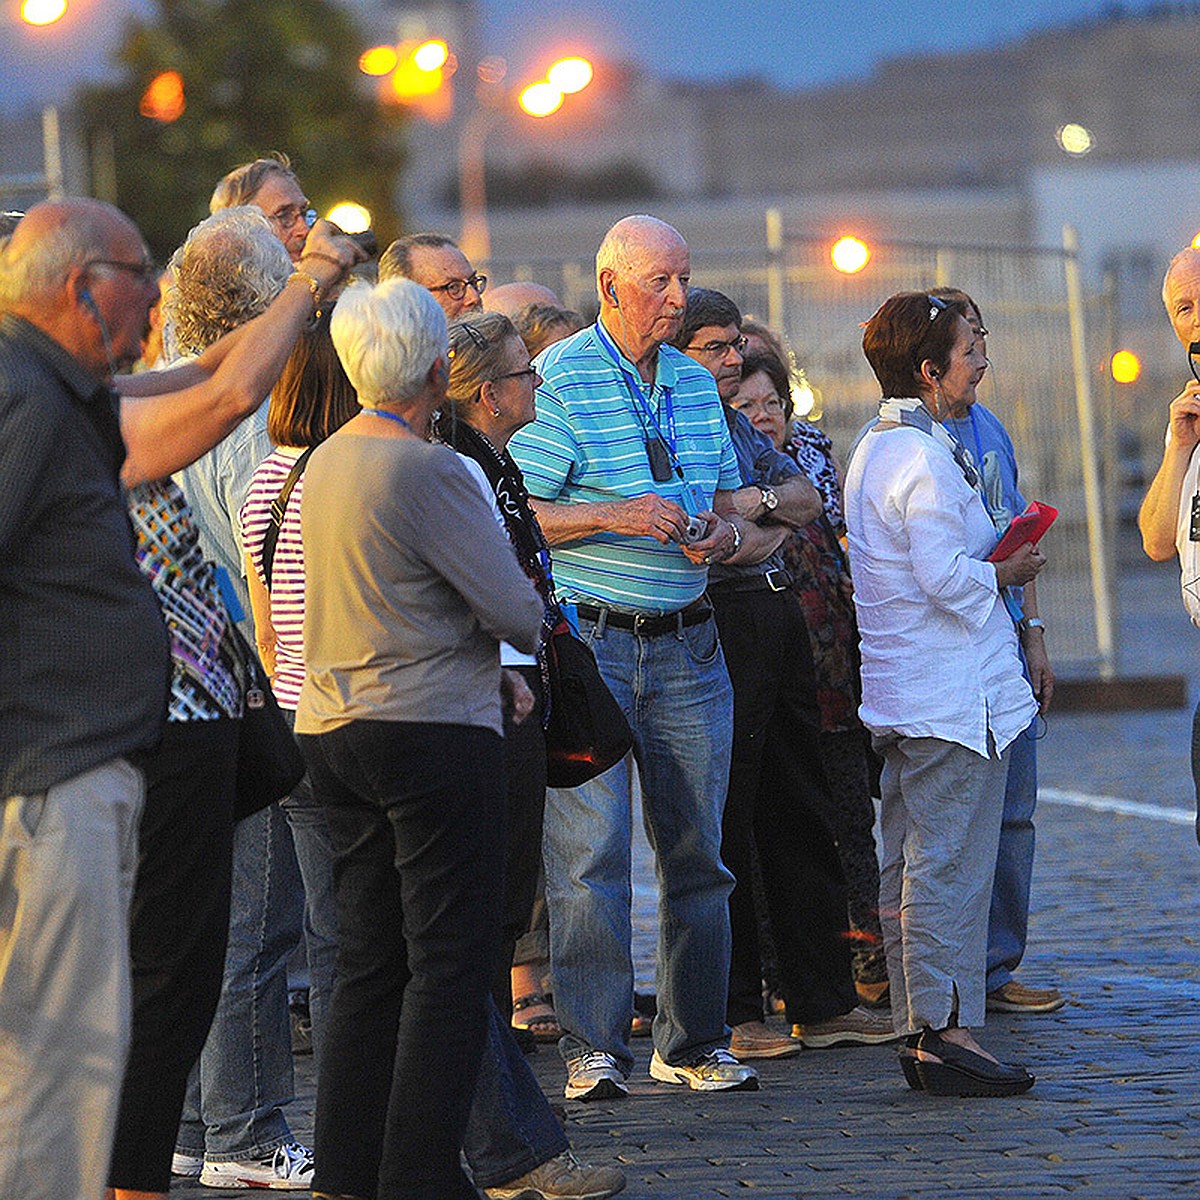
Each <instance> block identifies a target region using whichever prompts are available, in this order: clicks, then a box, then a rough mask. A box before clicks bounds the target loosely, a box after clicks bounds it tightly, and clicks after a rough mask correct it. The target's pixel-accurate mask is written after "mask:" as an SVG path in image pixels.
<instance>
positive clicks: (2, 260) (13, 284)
mask: <svg viewBox="0 0 1200 1200" xmlns="http://www.w3.org/2000/svg"><path fill="white" fill-rule="evenodd" d="M50 205H51V206H52V207H53V208H54V209H56V210H57V212H56V220H55V223H54V229H53V233H52V235H51V236H44V237H39V238H37V239H36V240H34V241H32V242H26V243H21V240H20V239H19V238H18V239H17V243H18V248H17V249H16V251H15V252H14V249H13V234H14V233H15V232H16V228H17V226H16V224H14V225H13V227H12V229H11V230H9V231H8V233H7V235H6V236H5V238H4V239H3V240H2V241H0V309H6V308H11V307H16V306H18V305H20V306H25V305H31V304H32V305H40V304H44V303H46V302H47V301H48V300H49V299H50V298H51V297H52V296H54V295H55V294H57V293H59V292H61V291H62V289H63V288H64V286H65V285H66V282H67V276H68V275H69V274H70V273H71V272H72V271H73V270H75V269H76V268H78V267H83V266H86V265H87V263H88V262H89V261H91V260H93V259H95V258H96V257H97V256H103V255H104V254H105V253H106V251H105V247H106V246H108V245H109V242H110V240H111V239H112V236H113V230H114V222H113V218H114V217H116V218H119V220H120V222H121V223H122V224H126V225H128V224H129V219H128V217H126V216H125V215H124V214H123V213H122V212H121V211H120V210H119V209H117V208H114V207H113V206H112V205H111V204H106V203H105V202H104V201H102V200H86V199H68V200H60V201H51V202H50Z"/></svg>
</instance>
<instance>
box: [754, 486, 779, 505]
mask: <svg viewBox="0 0 1200 1200" xmlns="http://www.w3.org/2000/svg"><path fill="white" fill-rule="evenodd" d="M758 490H759V493H760V494H761V496H762V506H763V509H764V511H766V512H774V511H775V509H776V508H777V507H778V505H779V497H778V496H777V495H776V494H775V489H774V488H769V487H763V486H762V485H761V484H760V485H759V489H758Z"/></svg>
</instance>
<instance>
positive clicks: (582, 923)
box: [545, 614, 733, 1074]
mask: <svg viewBox="0 0 1200 1200" xmlns="http://www.w3.org/2000/svg"><path fill="white" fill-rule="evenodd" d="M579 625H580V634H581V636H582V637H583V639H584V640H585V641H586V642H587V643H588V644H589V645H590V646H591V648H592V650H593V652H594V653H595V655H596V661H597V663H598V664H599V667H600V672H601V674H602V675H603V676H604V680H605V682H606V683H607V684H608V686H609V687H610V688H611V689H612V692H613V695H614V696H615V697H616V698H617V701H618V702H619V703H620V705H621V707H622V708H623V709H624V711H625V715H626V716H627V717H628V718H629V723H630V725H631V726H632V727H633V733H634V743H633V754H634V757H635V758H636V759H637V765H638V771H639V774H640V777H641V784H642V794H643V819H644V821H645V826H646V836H647V838H648V839H649V842H650V847H651V849H652V850H653V851H654V854H655V862H656V869H657V874H658V883H659V894H660V899H659V928H658V954H657V967H656V976H655V983H656V988H657V991H658V1015H657V1016H656V1017H655V1019H654V1044H655V1048H656V1049H657V1050H658V1052H659V1054H660V1055H661V1056H662V1057H663V1059H665V1060H666V1061H667V1062H670V1063H688V1062H690V1061H692V1060H694V1059H695V1058H698V1057H700V1056H702V1055H703V1054H705V1053H707V1052H709V1051H710V1050H712V1049H713V1048H715V1047H717V1046H724V1045H727V1044H728V1043H727V1038H728V1031H727V1030H726V1027H725V993H726V988H727V986H728V982H729V893H730V891H732V889H733V876H732V875H731V874H730V872H729V871H728V870H726V868H725V867H724V866H723V865H722V863H721V813H722V809H723V808H724V804H725V789H726V787H727V785H728V782H729V757H730V745H731V740H732V725H733V689H732V688H731V687H730V684H729V675H728V673H727V672H726V670H725V660H724V657H723V656H722V654H721V646H720V642H719V641H718V639H717V627H716V623H715V622H714V621H712V620H708V621H705V622H704V623H703V624H699V625H693V626H690V627H687V628H681V629H679V630H678V631H676V632H672V633H665V634H661V635H659V636H657V637H642V636H639V635H636V634H634V633H633V632H632V631H628V630H624V629H615V628H613V627H611V626H609V625H607V623H606V621H605V615H604V614H601V617H600V619H599V620H598V621H588V620H583V619H581V620H580V622H579ZM553 702H554V701H553V697H551V703H553ZM630 769H631V768H630V762H629V759H628V758H626V759H625V760H624V761H623V762H620V763H618V764H617V765H616V766H615V767H613V768H611V769H610V770H608V771H606V772H605V773H604V774H603V775H601V776H600V777H599V778H597V779H593V780H591V781H590V782H588V783H586V784H584V785H583V786H582V787H578V788H550V789H549V790H548V791H547V793H546V828H545V862H546V901H547V904H548V906H549V910H550V962H551V969H552V971H553V974H554V1007H555V1012H556V1013H557V1014H558V1019H559V1021H560V1022H561V1024H562V1026H563V1028H564V1030H566V1034H565V1036H564V1037H563V1039H562V1041H561V1043H560V1045H559V1049H560V1052H561V1053H562V1055H563V1058H564V1059H566V1060H567V1061H570V1060H571V1059H572V1058H576V1057H578V1056H579V1055H580V1054H582V1053H584V1052H585V1051H587V1050H589V1049H594V1050H602V1051H604V1052H605V1053H607V1054H611V1055H612V1056H613V1057H614V1058H615V1059H616V1061H617V1065H618V1066H619V1067H620V1069H621V1070H622V1071H623V1072H625V1073H626V1074H628V1073H629V1072H630V1071H631V1070H632V1069H633V1056H632V1055H631V1054H630V1052H629V1019H630V1014H631V1012H632V1008H633V961H632V954H631V945H630V939H631V924H630V903H631V895H632V889H631V883H630V842H631V837H632V824H631V822H632V794H631V787H630V782H631V781H630Z"/></svg>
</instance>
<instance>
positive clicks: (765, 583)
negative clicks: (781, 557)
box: [708, 567, 792, 596]
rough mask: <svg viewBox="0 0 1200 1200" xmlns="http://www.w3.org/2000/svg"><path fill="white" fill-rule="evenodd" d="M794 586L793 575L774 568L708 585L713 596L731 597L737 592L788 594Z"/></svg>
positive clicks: (779, 568) (714, 581) (716, 581)
mask: <svg viewBox="0 0 1200 1200" xmlns="http://www.w3.org/2000/svg"><path fill="white" fill-rule="evenodd" d="M791 586H792V573H791V572H790V571H787V570H785V569H784V568H783V567H774V568H772V569H771V570H770V571H763V572H760V573H759V574H757V575H737V576H733V577H731V578H729V579H716V580H713V582H712V583H710V584H709V585H708V590H709V592H710V593H712V594H713V595H717V596H721V595H725V596H729V595H733V594H735V593H737V592H786V591H787V590H788V588H790V587H791Z"/></svg>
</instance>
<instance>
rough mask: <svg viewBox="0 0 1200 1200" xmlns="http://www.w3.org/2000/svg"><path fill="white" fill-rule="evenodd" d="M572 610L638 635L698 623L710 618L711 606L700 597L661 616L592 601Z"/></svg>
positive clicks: (658, 634) (676, 630)
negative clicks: (623, 610)
mask: <svg viewBox="0 0 1200 1200" xmlns="http://www.w3.org/2000/svg"><path fill="white" fill-rule="evenodd" d="M575 611H576V612H578V613H579V615H580V616H581V617H584V618H585V619H586V620H588V621H595V622H596V623H597V624H601V623H603V624H604V625H605V626H607V627H608V628H611V629H627V630H629V632H631V633H635V634H637V635H638V637H661V636H662V635H663V634H664V633H677V632H678V631H679V630H680V629H683V628H684V627H685V626H689V625H701V624H703V623H704V622H705V621H707V620H709V619H710V618H711V617H712V605H711V604H709V602H708V601H707V600H706V599H705V598H704V597H703V596H701V597H700V599H699V600H694V601H693V602H692V603H691V604H689V605H688V606H687V608H681V609H680V610H679V611H678V612H673V613H665V614H663V615H661V616H660V615H658V614H656V613H655V614H652V613H631V612H622V611H621V610H620V609H619V608H598V607H597V606H596V605H594V604H577V605H576V606H575Z"/></svg>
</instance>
